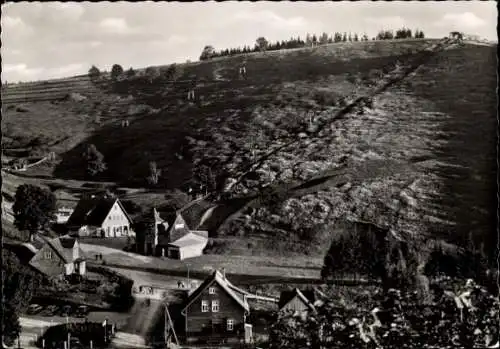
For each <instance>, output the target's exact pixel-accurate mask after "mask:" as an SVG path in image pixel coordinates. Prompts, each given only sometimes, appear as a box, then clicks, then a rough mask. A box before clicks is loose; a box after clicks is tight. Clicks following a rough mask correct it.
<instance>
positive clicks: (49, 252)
mask: <svg viewBox="0 0 500 349" xmlns="http://www.w3.org/2000/svg"><path fill="white" fill-rule="evenodd" d="M51 258H52V251H46V252H45V259H51Z"/></svg>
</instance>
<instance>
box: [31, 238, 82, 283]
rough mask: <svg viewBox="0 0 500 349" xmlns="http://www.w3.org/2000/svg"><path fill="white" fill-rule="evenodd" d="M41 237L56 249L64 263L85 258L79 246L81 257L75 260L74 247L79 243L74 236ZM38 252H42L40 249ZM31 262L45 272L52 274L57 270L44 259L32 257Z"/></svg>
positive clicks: (53, 249)
mask: <svg viewBox="0 0 500 349" xmlns="http://www.w3.org/2000/svg"><path fill="white" fill-rule="evenodd" d="M41 239H43V240H44V241H45V245H46V246H49V247H50V249H51V250H52V251H54V252H55V253H56V254H57V255H58V256H59V258H61V259H62V260H63V261H64V263H72V262H75V261H82V260H84V259H85V257H84V254H83V251H82V249H81V248H80V247H79V248H78V254H79V257H78V258H77V259H76V260H73V247H74V246H75V243H77V240H76V239H74V238H70V237H66V236H65V237H58V238H54V239H47V238H44V237H41ZM38 253H40V251H37V253H36V254H38ZM35 256H36V255H35ZM29 264H30V265H31V266H33V267H34V268H35V269H37V270H39V271H42V272H44V273H49V274H51V273H54V272H55V270H52V269H53V268H52V267H51V266H50V264H47V263H44V261H43V259H42V260H41V259H34V258H32V259H31V261H30V262H29Z"/></svg>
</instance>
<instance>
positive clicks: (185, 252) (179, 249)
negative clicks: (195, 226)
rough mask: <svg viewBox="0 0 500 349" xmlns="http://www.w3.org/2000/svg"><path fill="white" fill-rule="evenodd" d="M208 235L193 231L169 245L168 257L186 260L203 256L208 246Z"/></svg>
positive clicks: (203, 232)
mask: <svg viewBox="0 0 500 349" xmlns="http://www.w3.org/2000/svg"><path fill="white" fill-rule="evenodd" d="M207 242H208V233H207V232H205V231H191V232H189V233H187V234H186V235H184V236H183V237H181V238H180V239H177V240H175V241H173V242H171V243H169V244H168V257H169V258H174V259H181V260H182V259H185V258H192V257H197V256H201V255H202V254H203V250H204V249H205V247H206V246H207Z"/></svg>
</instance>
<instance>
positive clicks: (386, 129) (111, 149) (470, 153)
mask: <svg viewBox="0 0 500 349" xmlns="http://www.w3.org/2000/svg"><path fill="white" fill-rule="evenodd" d="M436 43H437V40H413V41H380V42H376V41H374V42H360V43H354V44H351V43H350V44H333V45H327V46H320V47H317V48H315V49H302V50H289V51H284V52H270V53H264V54H251V55H247V56H243V55H242V56H237V57H230V58H221V59H215V60H212V61H206V62H197V63H191V64H179V65H177V67H176V68H177V71H176V74H175V76H174V80H171V79H165V78H162V77H160V78H157V79H156V80H155V81H153V82H152V83H151V82H148V81H147V79H144V78H141V76H140V74H138V75H139V76H137V77H136V78H133V79H127V80H124V81H121V82H118V83H114V84H113V83H111V82H110V81H109V80H107V79H101V82H99V83H97V84H95V83H92V82H90V81H89V80H88V79H87V78H86V77H75V78H70V79H63V80H59V81H55V80H54V81H47V82H40V83H35V84H21V85H13V86H9V87H7V88H6V89H4V88H2V102H3V105H4V106H3V109H4V110H3V112H4V118H3V119H2V133H3V135H4V140H3V141H2V143H3V145H4V146H5V148H7V149H8V150H10V151H11V153H10V154H9V155H12V156H14V155H16V149H17V150H19V149H21V150H22V149H24V150H26V149H28V150H30V151H31V153H32V154H30V155H34V154H33V149H35V150H36V152H38V154H43V153H44V152H48V151H55V152H56V153H57V154H58V156H59V161H57V162H55V163H54V166H48V165H45V166H44V167H43V168H38V169H37V168H33V169H30V170H29V171H27V172H26V174H28V175H29V174H30V173H31V174H44V175H49V176H53V177H55V178H58V179H73V180H85V178H84V177H83V175H84V167H83V164H82V160H81V153H82V151H83V150H84V148H85V146H86V145H87V144H90V143H92V144H95V145H96V147H97V149H99V150H100V151H101V152H102V153H103V154H104V156H105V160H106V162H107V165H108V169H109V170H108V171H106V172H105V173H103V174H102V176H101V177H100V178H98V179H97V180H102V181H112V182H117V183H119V184H120V185H127V186H136V187H143V186H146V185H147V184H146V181H145V178H146V176H147V175H148V162H149V161H152V160H154V161H155V162H156V163H157V164H158V167H159V168H160V169H161V170H162V176H161V177H160V182H159V184H158V188H161V189H164V188H179V187H182V186H183V185H184V184H185V183H186V182H187V181H189V180H190V179H191V178H192V177H193V172H194V171H195V170H196V169H197V168H199V167H200V166H202V165H207V166H209V167H210V168H211V170H212V173H213V174H214V176H215V177H216V179H217V182H218V189H217V191H218V192H220V191H221V190H222V188H223V186H226V187H228V188H230V189H229V192H230V193H231V195H233V196H243V197H248V199H239V200H240V201H239V202H240V205H239V206H240V207H244V205H247V208H246V209H244V210H242V211H238V212H236V214H235V215H234V216H230V217H231V219H229V220H226V218H227V216H228V215H229V214H231V213H235V212H234V206H233V205H228V204H227V203H226V204H225V202H224V201H222V202H219V204H220V205H219V206H218V207H216V208H215V211H214V217H215V216H217V215H218V216H219V217H218V218H216V219H215V220H216V221H217V223H216V224H215V223H213V218H212V217H209V218H208V223H206V224H207V225H208V226H210V225H211V228H212V229H211V230H213V231H212V234H213V236H216V237H217V238H218V239H217V240H216V242H215V244H214V245H213V246H212V251H213V252H216V253H228V252H235V251H237V253H241V254H245V253H256V254H257V253H267V252H265V251H273V253H276V252H279V253H289V252H293V251H295V252H297V253H302V254H303V253H310V254H314V255H316V254H318V255H324V253H325V251H326V249H327V248H328V240H329V238H328V237H329V236H330V235H331V233H332V231H334V230H335V229H336V223H337V222H338V221H341V220H343V219H346V218H348V219H354V220H356V219H365V220H366V219H369V220H375V221H376V222H377V223H378V224H381V225H391V226H393V227H394V228H395V229H400V230H404V231H408V232H410V233H413V234H423V235H434V234H443V235H446V236H452V237H456V236H465V235H467V234H468V232H469V231H473V232H480V234H481V235H483V234H485V235H488V236H489V235H490V234H489V232H493V231H494V230H493V231H492V230H491V229H492V227H493V226H492V225H491V219H492V218H493V213H491V205H492V203H493V202H494V200H495V197H494V193H495V186H494V179H493V178H494V177H493V173H494V171H495V167H494V165H493V164H494V163H495V161H494V159H495V157H494V155H495V152H494V141H495V139H496V137H495V136H496V134H495V132H494V131H493V130H495V127H494V126H495V125H496V117H495V116H496V114H495V110H496V103H495V92H494V91H495V88H496V81H495V76H496V74H495V73H494V72H495V67H496V60H495V57H496V47H488V46H475V45H465V46H460V47H457V46H455V47H453V46H452V47H450V49H448V50H445V51H439V52H436V53H432V52H427V51H424V52H423V50H424V49H425V48H428V47H429V46H430V45H434V44H436ZM243 62H245V64H246V69H247V74H248V77H247V79H246V80H243V79H241V78H239V77H238V67H239V66H240V65H241V64H242V63H243ZM194 76H195V77H196V80H197V84H196V89H195V91H196V101H195V103H189V102H188V101H187V100H186V96H187V92H188V90H189V86H190V84H191V83H192V82H191V81H192V80H193V78H194ZM68 92H74V93H75V95H73V96H70V98H64V97H65V96H66V95H67V94H68ZM81 96H84V97H86V99H84V100H83V99H82V98H81ZM310 112H312V113H313V114H312V115H310V114H308V113H310ZM96 115H100V116H101V120H100V122H99V123H98V124H97V123H96V122H95V116H96ZM123 118H127V119H128V120H129V121H130V126H129V127H125V128H123V127H121V120H123ZM479 126H481V127H479ZM36 139H38V141H35V142H33V141H34V140H36ZM36 152H35V153H36ZM478 154H479V155H478ZM270 184H272V186H273V187H276V188H283V187H284V186H285V185H286V186H287V187H289V188H291V190H289V191H288V192H286V193H284V194H283V193H281V194H280V193H278V194H272V193H271V198H270V199H269V198H268V199H267V200H261V199H255V197H254V199H251V198H252V197H253V195H257V194H258V192H259V191H260V190H259V188H260V187H264V186H267V185H270ZM278 191H279V190H278ZM450 192H451V193H452V194H451V195H450ZM273 195H274V196H273ZM229 202H230V203H233V202H234V201H229ZM457 203H458V204H457ZM462 203H463V204H462ZM228 207H229V209H228ZM219 224H222V226H220V227H219ZM455 227H459V229H456V228H455ZM311 242H313V243H312V244H311ZM262 251H264V252H262Z"/></svg>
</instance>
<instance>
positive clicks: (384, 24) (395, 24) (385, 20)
mask: <svg viewBox="0 0 500 349" xmlns="http://www.w3.org/2000/svg"><path fill="white" fill-rule="evenodd" d="M366 22H368V23H369V24H374V25H377V26H379V27H380V29H386V28H391V29H396V28H401V27H404V26H408V21H407V20H405V19H404V18H403V17H401V16H385V17H376V18H375V17H370V18H367V19H366Z"/></svg>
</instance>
